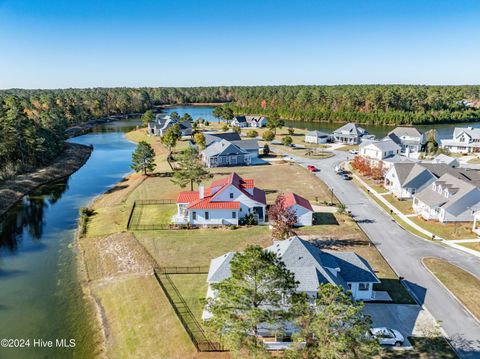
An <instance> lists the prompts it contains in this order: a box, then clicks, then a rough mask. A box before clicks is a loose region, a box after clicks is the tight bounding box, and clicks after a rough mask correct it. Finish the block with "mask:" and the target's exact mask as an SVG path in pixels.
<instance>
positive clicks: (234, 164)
mask: <svg viewBox="0 0 480 359" xmlns="http://www.w3.org/2000/svg"><path fill="white" fill-rule="evenodd" d="M230 164H231V165H232V166H236V165H237V156H232V157H230Z"/></svg>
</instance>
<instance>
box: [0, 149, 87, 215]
mask: <svg viewBox="0 0 480 359" xmlns="http://www.w3.org/2000/svg"><path fill="white" fill-rule="evenodd" d="M92 151H93V147H90V146H85V145H80V144H77V143H70V142H65V149H64V151H63V152H62V153H61V154H60V155H59V156H58V157H57V158H56V159H55V160H54V161H53V162H52V163H51V164H50V165H48V166H45V167H42V168H39V169H38V170H36V171H34V172H31V173H26V174H22V175H19V176H17V177H15V178H14V179H12V180H7V181H4V182H2V183H0V217H2V216H3V215H4V214H5V213H7V211H8V210H9V209H10V208H11V207H12V206H14V205H15V204H16V203H17V202H18V201H20V200H21V199H22V198H23V197H24V196H26V195H28V194H29V193H30V192H32V191H33V190H34V189H36V188H38V187H40V186H42V185H45V184H48V183H52V182H55V181H58V180H60V179H63V178H65V177H68V176H70V175H72V174H73V173H75V172H76V171H78V170H79V169H80V168H81V167H82V166H83V165H84V164H85V163H86V162H87V161H88V159H89V158H90V155H91V153H92Z"/></svg>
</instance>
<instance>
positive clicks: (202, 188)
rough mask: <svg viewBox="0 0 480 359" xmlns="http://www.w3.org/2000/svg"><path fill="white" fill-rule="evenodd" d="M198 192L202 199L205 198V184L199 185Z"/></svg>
mask: <svg viewBox="0 0 480 359" xmlns="http://www.w3.org/2000/svg"><path fill="white" fill-rule="evenodd" d="M198 194H199V195H200V199H203V198H205V186H204V185H203V184H201V185H200V186H198Z"/></svg>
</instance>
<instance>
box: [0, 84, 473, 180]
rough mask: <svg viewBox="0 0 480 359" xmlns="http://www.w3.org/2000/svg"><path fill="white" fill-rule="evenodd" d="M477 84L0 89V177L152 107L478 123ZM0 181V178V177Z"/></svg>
mask: <svg viewBox="0 0 480 359" xmlns="http://www.w3.org/2000/svg"><path fill="white" fill-rule="evenodd" d="M479 98H480V86H419V85H342V86H251V87H241V86H225V87H222V86H220V87H189V88H186V87H183V88H162V87H159V88H153V87H144V88H90V89H56V90H26V89H10V90H2V91H0V176H2V177H5V176H6V175H9V174H15V173H18V172H21V171H24V170H28V169H29V168H34V167H37V166H39V165H42V164H45V163H47V162H49V161H51V160H52V159H53V158H54V157H55V156H57V155H58V154H59V153H60V152H61V151H62V149H63V131H64V130H65V128H67V127H70V126H74V125H78V124H81V123H84V122H87V121H89V120H91V119H95V118H103V117H107V116H111V115H120V114H128V113H144V112H145V111H146V110H148V109H152V108H153V107H154V106H161V105H165V104H182V103H202V102H203V103H207V102H208V103H228V105H226V106H224V107H222V108H223V110H221V111H219V113H220V112H221V113H222V114H223V115H222V118H225V119H226V120H228V119H231V117H232V113H236V114H243V113H248V114H263V115H266V116H269V117H270V118H272V117H276V118H282V119H291V120H300V121H324V122H357V123H364V124H395V125H402V124H420V123H439V122H465V121H474V120H479V119H480V109H479V108H476V107H473V106H469V104H468V103H467V102H466V101H465V100H467V101H477V103H478V99H479ZM0 179H1V178H0Z"/></svg>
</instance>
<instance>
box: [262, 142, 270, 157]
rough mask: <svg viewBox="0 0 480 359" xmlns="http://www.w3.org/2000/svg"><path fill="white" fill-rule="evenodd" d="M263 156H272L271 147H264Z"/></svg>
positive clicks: (265, 145)
mask: <svg viewBox="0 0 480 359" xmlns="http://www.w3.org/2000/svg"><path fill="white" fill-rule="evenodd" d="M263 154H264V155H265V156H268V155H269V154H270V147H269V146H268V145H267V144H264V145H263Z"/></svg>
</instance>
